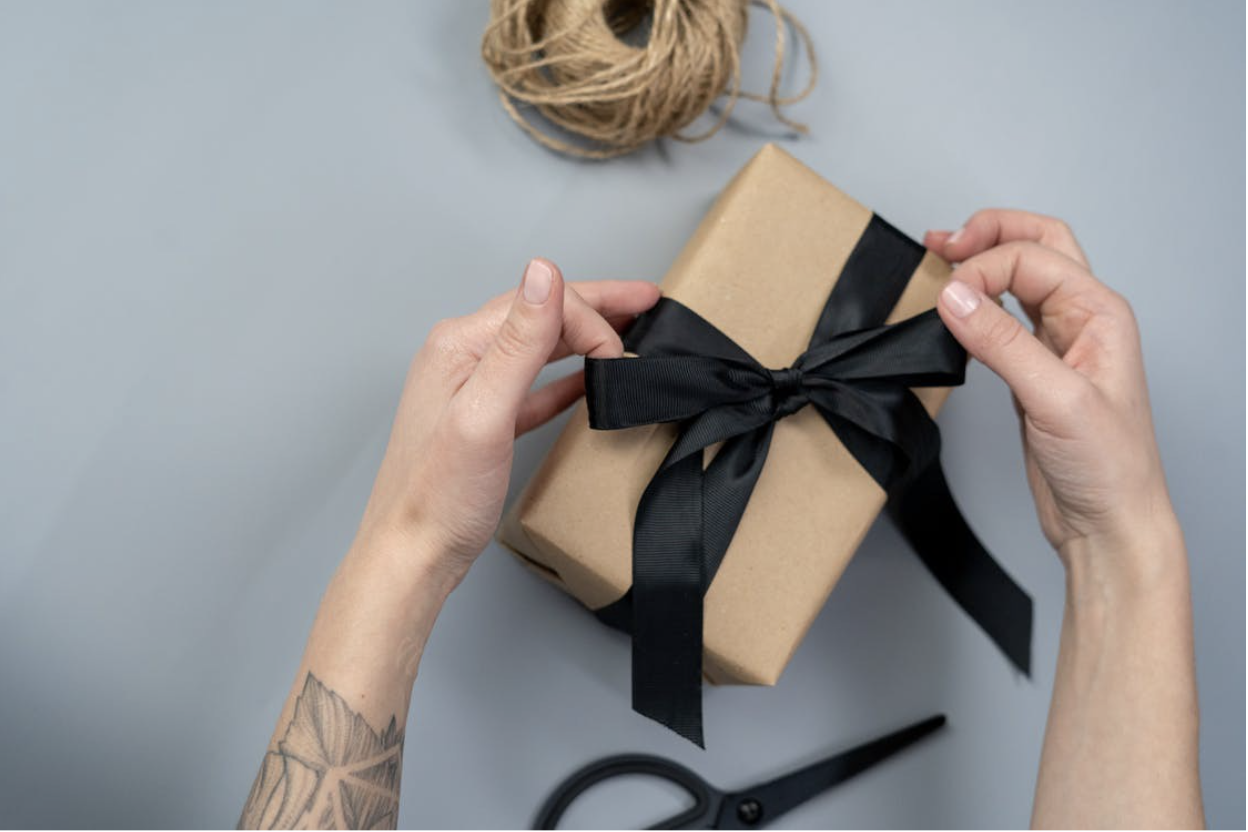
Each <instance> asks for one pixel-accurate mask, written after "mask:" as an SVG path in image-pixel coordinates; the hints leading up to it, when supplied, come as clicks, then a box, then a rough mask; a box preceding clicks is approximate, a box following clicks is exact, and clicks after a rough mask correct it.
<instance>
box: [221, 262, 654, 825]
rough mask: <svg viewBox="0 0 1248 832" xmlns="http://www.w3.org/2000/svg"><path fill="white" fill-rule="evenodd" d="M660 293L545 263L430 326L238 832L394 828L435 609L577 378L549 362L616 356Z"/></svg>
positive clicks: (579, 388) (479, 545) (577, 386)
mask: <svg viewBox="0 0 1248 832" xmlns="http://www.w3.org/2000/svg"><path fill="white" fill-rule="evenodd" d="M657 299H658V289H657V288H656V287H655V286H654V285H652V284H649V283H642V282H637V281H603V282H599V283H583V284H575V285H565V284H564V282H563V278H562V276H561V275H560V274H559V271H558V269H556V268H555V267H554V266H553V264H550V263H547V262H546V261H540V260H539V261H533V263H531V264H530V265H529V268H528V269H527V270H526V273H525V278H524V280H523V282H522V286H521V288H520V289H519V290H517V291H516V292H514V293H508V294H507V295H505V296H502V297H499V298H495V299H494V300H493V301H491V302H490V303H488V304H486V306H485V307H483V308H482V309H481V310H480V311H478V312H476V313H474V314H472V315H468V316H466V317H463V318H457V319H454V320H450V321H443V322H442V323H440V324H438V325H437V326H436V327H435V328H434V331H433V333H431V335H430V337H429V340H428V341H427V342H426V344H425V346H424V347H423V348H422V349H421V351H420V352H419V353H418V354H417V355H416V357H415V359H414V360H413V361H412V367H411V371H410V372H409V374H408V378H407V383H406V386H405V388H404V392H403V398H402V400H401V401H400V403H399V409H398V413H397V414H396V416H395V421H394V428H393V430H392V432H391V435H390V443H389V446H388V447H387V449H386V454H385V458H384V459H383V461H382V464H381V469H380V471H379V472H378V474H377V481H376V484H375V485H374V487H373V493H372V496H371V497H370V498H369V502H368V507H367V509H366V510H365V513H364V519H363V521H362V522H361V524H360V530H359V533H358V535H357V538H356V540H355V543H354V544H353V545H352V547H351V550H350V552H348V554H347V556H346V557H345V558H344V559H343V561H342V564H341V566H339V568H338V571H337V573H336V574H335V575H334V578H333V580H332V581H331V582H330V585H329V588H328V589H327V590H326V592H325V595H324V597H323V599H322V601H321V606H320V609H319V611H318V613H317V616H316V621H315V623H314V624H313V626H312V633H311V635H310V636H309V637H308V643H307V647H306V649H305V651H304V655H303V662H302V664H301V665H300V668H299V671H298V673H297V674H296V677H295V683H294V686H293V687H292V688H291V692H290V697H289V698H288V699H287V701H286V705H285V707H284V708H283V710H282V714H281V716H280V717H279V719H278V722H277V728H276V730H275V731H274V733H273V738H272V741H271V742H270V744H269V749H268V752H267V753H266V754H265V756H264V761H263V763H262V764H261V767H260V773H259V775H258V776H257V778H256V781H255V783H254V785H253V786H252V788H251V793H250V795H249V796H248V798H247V803H246V805H245V806H244V808H243V812H242V816H241V817H240V818H239V823H238V825H239V827H240V828H248V829H278V828H313V829H333V828H350V829H371V828H387V827H388V828H394V827H395V826H396V824H397V822H398V809H399V780H400V773H401V765H402V757H403V734H404V727H405V725H406V722H407V712H408V702H409V700H410V697H411V692H412V684H413V682H414V680H415V678H416V671H417V667H418V665H419V663H420V656H421V653H422V652H423V650H424V647H425V642H426V640H427V639H428V637H429V632H430V630H431V629H432V628H433V622H434V619H435V618H437V615H438V612H439V611H440V610H441V608H442V603H443V601H444V600H445V599H446V597H447V595H448V594H449V593H450V592H451V590H453V589H454V588H455V586H457V585H458V584H459V582H460V581H461V580H462V579H463V577H464V575H465V574H466V573H467V571H468V568H469V567H470V566H471V565H472V562H473V561H474V560H475V559H476V557H477V555H478V554H479V553H480V552H481V551H482V550H483V549H484V548H485V546H486V544H487V543H488V542H489V539H490V536H491V535H492V534H493V532H494V528H495V526H497V525H498V520H499V516H500V514H501V511H502V505H503V499H504V497H505V495H506V493H507V481H508V479H509V475H510V471H511V460H512V448H513V444H514V441H515V437H516V436H517V435H519V434H521V433H524V432H525V431H528V430H530V429H532V428H534V427H536V426H538V425H540V424H542V423H543V422H546V421H547V420H549V419H550V418H552V417H553V416H555V415H556V414H557V413H559V412H560V411H562V410H564V409H565V408H566V407H567V406H568V405H570V404H571V403H572V402H574V401H576V399H577V398H579V397H580V395H581V394H582V392H583V391H584V379H583V376H582V375H581V373H580V372H576V373H573V374H572V375H569V376H566V377H564V378H563V379H560V380H558V381H554V382H551V383H550V384H548V385H546V386H545V387H542V388H540V389H538V390H530V388H531V386H532V384H533V382H534V380H535V379H536V377H537V375H538V373H539V372H540V370H541V369H542V367H543V366H544V365H545V364H546V363H547V362H548V361H551V360H554V359H557V358H562V357H564V356H566V355H570V354H573V353H575V354H580V355H593V356H596V357H616V356H620V355H622V354H623V344H622V343H621V342H620V338H619V335H618V334H617V332H616V329H617V328H619V327H621V326H622V325H624V324H625V323H626V322H628V321H629V320H631V319H632V317H633V316H634V315H635V314H636V313H638V312H641V311H643V310H645V309H648V308H649V307H650V306H652V305H653V304H654V302H655V301H656V300H657Z"/></svg>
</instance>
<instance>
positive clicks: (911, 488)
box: [888, 460, 1033, 676]
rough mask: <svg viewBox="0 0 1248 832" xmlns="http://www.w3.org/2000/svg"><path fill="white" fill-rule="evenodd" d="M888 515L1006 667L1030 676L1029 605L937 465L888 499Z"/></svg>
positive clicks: (1023, 592) (1024, 595)
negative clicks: (1009, 665)
mask: <svg viewBox="0 0 1248 832" xmlns="http://www.w3.org/2000/svg"><path fill="white" fill-rule="evenodd" d="M888 510H889V514H890V516H891V517H892V518H893V521H894V522H895V523H896V524H897V527H898V528H899V529H900V530H901V533H902V535H903V536H904V537H905V538H906V540H907V541H908V542H909V543H910V546H911V548H913V549H914V551H915V552H916V553H917V554H918V556H919V559H920V560H922V561H923V564H924V565H925V566H926V567H927V568H928V570H929V571H930V572H931V573H932V575H934V576H935V577H936V580H937V581H939V582H940V585H941V586H943V587H944V588H945V591H946V592H948V593H949V595H950V596H952V597H953V599H954V600H955V601H956V602H957V603H958V605H959V606H960V607H962V609H963V610H965V611H966V613H967V615H969V616H970V617H971V619H972V620H973V621H974V622H975V623H976V624H978V625H979V626H980V628H981V629H982V630H983V631H984V632H985V633H987V635H988V637H989V638H990V639H992V641H993V642H994V643H995V644H996V645H997V647H998V648H1000V649H1001V652H1003V653H1004V654H1005V656H1006V658H1008V659H1009V660H1010V662H1011V663H1012V664H1013V665H1014V666H1015V667H1017V668H1018V669H1019V670H1021V671H1022V672H1023V673H1024V674H1026V675H1027V676H1030V675H1031V628H1032V616H1033V612H1032V601H1031V596H1030V595H1028V594H1027V593H1026V592H1025V591H1024V590H1023V588H1022V587H1020V586H1019V585H1018V584H1017V583H1015V582H1014V579H1013V578H1011V577H1010V576H1009V575H1008V574H1006V572H1005V570H1004V569H1002V568H1001V565H1000V564H999V563H997V561H996V560H995V559H994V558H993V557H992V555H990V554H989V553H988V550H987V549H985V548H984V546H983V544H982V543H980V542H979V539H978V538H977V537H976V536H975V533H974V532H973V531H971V528H970V526H969V525H968V524H967V522H966V518H965V517H963V516H962V512H961V511H959V510H958V506H957V504H956V503H955V502H954V500H953V494H951V493H950V491H949V483H948V481H946V479H945V473H944V471H943V470H942V469H941V466H940V461H939V460H936V461H934V462H932V463H931V464H930V465H928V466H926V467H925V468H924V469H923V470H922V471H921V472H920V473H919V474H918V475H917V476H916V477H915V478H914V479H912V480H907V481H905V482H903V483H900V484H899V485H898V486H897V487H896V488H894V489H893V491H892V493H891V494H890V495H889V501H888Z"/></svg>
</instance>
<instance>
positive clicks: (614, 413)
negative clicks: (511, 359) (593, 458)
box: [585, 216, 1032, 747]
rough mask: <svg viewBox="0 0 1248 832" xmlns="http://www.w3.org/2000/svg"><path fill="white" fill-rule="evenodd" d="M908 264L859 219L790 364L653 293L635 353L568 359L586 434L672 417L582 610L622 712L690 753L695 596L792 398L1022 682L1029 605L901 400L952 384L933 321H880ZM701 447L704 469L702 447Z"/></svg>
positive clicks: (727, 539)
mask: <svg viewBox="0 0 1248 832" xmlns="http://www.w3.org/2000/svg"><path fill="white" fill-rule="evenodd" d="M922 258H923V249H922V247H921V246H919V245H918V244H917V243H915V242H914V241H912V240H910V239H909V238H908V237H906V236H905V235H903V234H901V233H900V232H899V231H897V230H896V229H895V228H893V227H892V226H891V225H889V224H888V223H887V222H885V221H884V220H882V219H880V218H879V217H875V216H873V217H872V219H871V222H870V223H869V225H868V226H867V229H866V231H865V232H864V233H863V236H862V237H861V238H860V239H859V241H858V243H857V245H856V246H855V248H854V250H853V252H852V253H851V254H850V257H849V259H848V261H847V262H846V264H845V267H844V269H843V270H842V272H841V275H840V277H839V278H838V280H837V282H836V285H835V288H834V289H833V290H832V293H831V295H830V296H829V297H828V300H827V302H826V304H825V306H824V309H823V312H822V314H821V316H820V319H819V322H818V324H817V325H816V327H815V331H814V334H813V335H812V337H811V339H810V344H809V346H808V348H807V350H806V351H805V352H804V353H802V354H801V355H800V356H798V358H797V360H796V361H795V362H794V363H793V365H792V366H790V367H786V368H783V369H778V370H773V369H768V368H766V367H764V366H762V365H761V364H759V363H758V362H757V361H756V360H755V359H754V358H753V357H752V356H750V355H749V353H747V352H746V351H745V350H744V349H742V348H741V347H740V346H739V345H737V344H736V343H735V342H734V341H733V340H732V339H731V338H729V337H728V336H726V335H725V334H724V333H722V332H721V331H719V329H717V328H716V327H715V326H714V325H713V324H711V323H709V322H708V321H706V320H705V319H704V318H702V317H701V316H700V315H698V314H697V313H696V312H694V311H693V310H691V309H689V308H688V307H686V306H683V305H682V304H680V303H678V302H677V301H674V300H672V299H671V298H662V299H660V301H659V302H658V304H657V305H656V306H655V307H654V308H653V309H651V310H650V311H649V312H647V313H645V314H644V315H642V316H641V317H639V318H638V320H637V322H636V323H635V324H634V325H633V327H632V328H631V329H630V330H629V332H628V335H627V336H626V338H625V347H626V349H628V350H629V351H630V352H635V353H637V354H638V355H639V356H640V357H638V358H624V359H592V358H591V359H586V361H585V388H586V397H587V400H588V404H589V424H590V427H592V428H596V429H605V430H614V429H618V428H628V427H636V426H638V425H646V424H653V423H656V422H679V423H680V430H679V434H678V435H677V438H676V441H675V442H674V444H673V445H672V447H671V449H670V450H669V451H668V454H667V456H666V457H665V458H664V460H663V462H662V464H661V465H660V466H659V469H658V471H657V472H656V473H655V474H654V477H653V478H652V479H651V481H650V483H649V485H648V486H647V487H646V490H645V491H644V492H643V494H642V497H641V501H640V503H639V505H638V507H637V515H636V518H635V521H634V527H633V586H632V588H631V589H630V590H629V591H628V593H627V594H625V595H624V597H623V598H621V599H620V600H618V601H616V602H615V603H613V604H610V605H608V606H607V607H604V608H603V609H601V610H599V611H598V616H599V617H600V618H601V619H602V620H603V621H605V622H606V623H608V624H610V625H612V626H614V627H617V628H619V629H623V630H625V631H628V632H631V633H632V637H633V708H634V709H635V710H636V711H638V712H639V713H641V714H644V715H645V716H648V717H650V718H652V719H655V720H657V721H658V722H661V723H663V724H664V725H666V726H668V727H669V728H671V729H673V730H674V731H676V732H677V733H679V734H680V735H681V736H684V737H686V738H688V739H689V740H691V741H693V742H695V743H697V744H698V745H699V746H703V747H704V744H703V735H702V698H701V681H702V679H701V677H702V598H703V596H704V595H705V594H706V591H707V589H708V588H709V587H710V584H711V581H712V580H713V579H714V577H715V573H716V571H717V570H718V569H719V565H720V562H721V561H722V560H723V557H724V553H725V552H726V551H727V550H728V545H729V544H730V543H731V541H732V537H733V535H734V534H735V532H736V529H737V525H738V524H739V523H740V521H741V516H742V514H743V513H744V512H745V506H746V504H747V503H748V502H749V499H750V494H751V493H752V492H753V490H754V485H755V483H756V482H757V481H758V476H759V474H760V473H761V472H762V469H763V464H764V462H765V461H766V459H767V451H768V447H769V445H770V442H771V436H772V430H773V428H774V427H775V423H776V422H777V421H778V420H780V419H783V418H784V417H785V416H789V415H791V414H793V413H796V412H797V411H798V410H800V409H801V408H803V407H805V406H806V405H808V404H809V405H813V406H814V407H815V408H816V409H817V410H818V411H819V413H820V415H822V416H823V418H824V420H825V421H826V422H827V423H828V426H829V427H830V428H831V429H832V430H833V431H835V432H836V434H837V436H838V437H839V438H840V440H841V442H842V443H843V444H844V445H845V447H846V448H847V449H848V450H849V452H850V453H851V454H852V455H853V456H854V458H855V459H856V460H857V461H858V462H859V464H861V465H862V467H863V468H864V469H866V471H867V472H868V473H869V474H870V475H871V476H872V478H874V479H875V481H876V482H878V483H879V484H880V485H881V486H882V487H883V488H884V489H885V490H886V491H887V492H888V494H889V503H888V507H889V513H890V515H891V516H892V517H893V519H894V520H895V521H896V522H897V524H898V526H899V527H900V529H901V531H902V533H903V535H904V536H905V537H906V539H907V541H908V542H909V543H910V545H911V546H912V547H913V548H914V549H915V551H916V552H917V553H918V555H919V557H920V559H921V560H922V561H923V563H924V564H926V565H927V567H928V569H929V570H930V571H931V572H932V574H933V575H935V577H936V578H937V580H938V581H939V582H940V583H941V585H942V586H944V588H945V590H946V591H947V592H949V594H950V595H951V596H953V598H954V600H955V601H957V603H958V604H959V605H961V607H962V608H963V609H964V610H965V611H966V612H967V613H968V614H969V615H970V616H971V617H972V618H973V619H974V620H975V621H976V622H977V623H978V624H979V625H980V627H982V628H983V630H984V631H985V632H986V633H987V634H988V636H989V638H991V639H992V640H993V641H994V642H995V643H996V644H997V646H998V647H1000V648H1001V650H1002V651H1003V652H1004V653H1005V655H1006V656H1007V657H1008V658H1009V660H1010V661H1011V662H1013V664H1014V665H1015V666H1016V667H1017V668H1018V669H1019V670H1021V671H1022V672H1023V673H1030V667H1031V620H1032V603H1031V598H1030V597H1029V596H1028V595H1027V594H1026V592H1024V591H1023V590H1022V589H1021V588H1020V587H1019V586H1018V585H1017V584H1015V583H1014V581H1013V580H1012V579H1011V578H1010V577H1009V576H1008V575H1007V574H1006V573H1005V572H1004V570H1002V569H1001V567H1000V566H999V565H998V564H997V562H996V561H995V560H993V558H992V556H991V555H990V554H988V552H987V550H985V549H984V547H983V545H982V544H981V543H980V542H979V540H978V539H977V538H976V537H975V535H974V533H973V532H972V531H971V530H970V527H969V526H968V525H967V523H966V521H965V519H964V518H963V517H962V514H961V512H959V511H958V508H957V506H956V504H955V503H954V502H953V497H952V495H951V494H950V493H949V487H948V484H947V483H946V481H945V477H944V474H943V472H942V471H941V468H940V463H939V453H940V431H939V430H938V429H937V427H936V423H935V422H933V421H932V419H931V417H930V416H928V414H927V411H926V410H925V409H924V407H923V405H922V403H921V402H920V401H919V399H918V397H917V396H915V395H914V393H913V392H912V391H911V389H910V388H912V387H948V386H954V385H959V384H961V383H962V381H963V377H964V373H965V368H966V353H965V352H964V351H963V350H962V348H961V346H959V345H958V343H957V342H956V341H955V340H954V339H953V336H951V335H950V334H949V332H948V330H947V329H945V327H944V324H943V323H942V322H941V321H940V318H939V317H938V316H937V315H936V312H935V311H934V310H930V311H928V312H925V313H923V314H921V315H917V316H915V317H913V318H910V319H908V320H905V321H901V322H899V323H896V324H892V325H884V324H883V321H884V320H885V318H886V317H887V316H888V314H889V312H890V311H891V310H892V308H893V307H894V306H895V305H896V303H897V300H898V298H899V297H900V296H901V293H902V291H904V289H905V287H906V285H907V283H908V282H909V280H910V277H911V276H912V275H913V273H914V270H915V269H916V268H917V267H918V264H919V261H920V260H921V259H922ZM719 442H722V443H723V445H722V447H721V448H720V449H719V452H718V453H717V454H715V457H714V459H712V461H711V462H710V464H709V465H706V466H705V467H704V465H703V450H704V449H705V448H707V447H709V446H711V445H714V444H716V443H719ZM829 510H832V511H835V506H830V507H829Z"/></svg>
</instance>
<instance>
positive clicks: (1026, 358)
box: [937, 280, 1091, 428]
mask: <svg viewBox="0 0 1248 832" xmlns="http://www.w3.org/2000/svg"><path fill="white" fill-rule="evenodd" d="M937 309H938V310H939V311H940V318H941V320H943V321H944V322H945V326H947V327H948V328H949V331H950V332H951V333H952V334H953V337H954V338H956V339H958V343H960V344H961V345H962V346H963V347H965V348H966V351H967V352H968V353H970V354H971V355H972V356H974V357H975V358H977V359H978V360H979V361H981V362H983V363H984V364H985V365H986V366H987V367H988V368H989V369H990V370H992V371H993V372H994V373H996V374H997V375H998V376H1000V377H1001V379H1002V380H1003V381H1004V382H1005V383H1006V384H1007V385H1009V388H1010V390H1011V391H1012V392H1013V393H1014V396H1015V397H1016V398H1017V399H1018V402H1019V404H1020V405H1021V406H1022V408H1023V410H1024V411H1026V413H1027V414H1028V415H1029V416H1031V417H1032V418H1033V419H1035V420H1036V421H1037V422H1039V423H1041V424H1044V425H1048V426H1057V427H1059V428H1060V426H1061V425H1062V424H1064V422H1065V421H1068V420H1069V419H1072V418H1078V409H1077V407H1076V404H1075V403H1076V402H1077V401H1078V397H1079V396H1081V395H1082V394H1084V393H1085V392H1087V391H1088V390H1090V389H1091V382H1090V381H1088V380H1087V379H1086V378H1084V377H1083V376H1082V375H1080V374H1079V373H1077V372H1075V371H1074V370H1073V369H1071V368H1070V367H1068V366H1066V364H1065V363H1063V362H1062V360H1061V359H1060V358H1058V357H1057V356H1056V355H1054V354H1053V352H1051V351H1050V350H1049V349H1047V348H1046V347H1045V346H1044V345H1043V344H1041V343H1040V342H1039V341H1038V340H1036V339H1035V337H1033V336H1032V335H1031V333H1029V332H1027V330H1026V329H1025V328H1024V327H1023V325H1022V323H1021V322H1020V321H1019V320H1018V319H1017V318H1015V317H1014V316H1013V315H1011V314H1010V313H1009V312H1007V311H1006V310H1004V309H1002V308H1001V307H1000V306H998V305H997V304H995V303H993V302H991V301H990V300H989V299H988V297H987V296H986V295H985V294H984V293H983V292H982V291H980V290H979V289H977V288H976V287H974V286H972V285H970V284H968V283H963V282H962V281H961V280H950V281H949V283H948V285H946V286H945V288H944V289H943V290H942V291H941V293H940V299H939V301H938V303H937Z"/></svg>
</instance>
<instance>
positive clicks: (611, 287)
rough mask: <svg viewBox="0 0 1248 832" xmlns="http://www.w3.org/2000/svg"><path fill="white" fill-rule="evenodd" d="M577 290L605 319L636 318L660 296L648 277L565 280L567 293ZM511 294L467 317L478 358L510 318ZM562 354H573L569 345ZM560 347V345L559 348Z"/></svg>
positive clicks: (467, 329)
mask: <svg viewBox="0 0 1248 832" xmlns="http://www.w3.org/2000/svg"><path fill="white" fill-rule="evenodd" d="M569 292H575V293H576V294H577V295H578V296H579V297H580V298H581V299H582V300H584V301H585V303H586V304H588V305H589V306H590V307H591V308H592V309H593V310H594V311H595V312H597V313H598V314H599V315H600V316H602V317H604V318H609V319H611V318H621V317H630V318H631V317H632V316H634V315H636V314H638V313H640V312H644V311H646V310H647V309H649V308H650V307H651V306H654V304H655V302H656V301H658V299H659V287H658V286H656V285H654V284H653V283H647V282H646V281H644V280H598V281H580V282H577V283H564V294H565V296H566V295H567V294H568V293H569ZM511 298H512V296H511V295H500V296H498V297H496V298H493V299H491V300H490V301H488V302H487V303H486V304H485V305H484V306H482V307H481V309H479V310H478V311H477V312H474V313H473V314H471V315H468V316H467V317H465V318H463V319H462V320H463V322H464V337H465V338H466V340H467V345H468V346H469V347H470V348H471V349H473V350H475V352H476V354H477V357H480V356H482V355H484V354H485V351H486V350H487V349H489V346H490V344H491V343H492V342H493V340H494V333H495V332H497V331H498V327H499V326H500V325H501V324H502V322H503V320H504V319H505V318H506V317H507V314H508V310H510V308H511ZM561 347H562V352H561V354H560V355H559V357H563V356H565V355H569V354H570V353H571V351H570V350H568V349H567V345H566V344H564V345H561ZM556 349H557V350H558V349H559V348H556Z"/></svg>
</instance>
